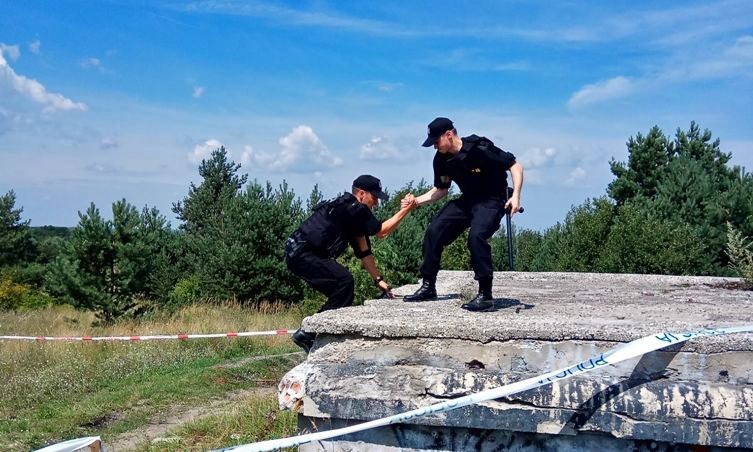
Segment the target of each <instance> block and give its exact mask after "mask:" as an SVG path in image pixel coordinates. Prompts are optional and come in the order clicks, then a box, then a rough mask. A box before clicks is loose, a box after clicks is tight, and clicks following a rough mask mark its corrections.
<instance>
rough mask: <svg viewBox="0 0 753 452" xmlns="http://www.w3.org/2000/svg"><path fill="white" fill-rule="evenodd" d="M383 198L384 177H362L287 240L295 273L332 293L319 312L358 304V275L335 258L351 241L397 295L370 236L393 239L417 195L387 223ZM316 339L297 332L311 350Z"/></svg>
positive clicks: (364, 261) (385, 287) (317, 210)
mask: <svg viewBox="0 0 753 452" xmlns="http://www.w3.org/2000/svg"><path fill="white" fill-rule="evenodd" d="M379 199H381V200H387V195H386V194H385V193H384V192H383V191H382V185H381V183H380V182H379V179H377V178H376V177H374V176H370V175H362V176H358V178H356V180H354V181H353V189H352V192H351V193H347V192H346V193H344V194H342V195H341V196H339V197H337V198H335V199H332V200H329V201H323V202H320V203H319V204H317V205H316V206H315V207H314V209H313V213H312V214H311V216H310V217H309V218H308V219H306V221H304V222H303V224H301V226H300V227H298V229H296V231H295V232H293V234H292V235H291V236H290V238H288V240H287V241H286V242H285V262H286V264H287V266H288V268H289V269H290V271H291V272H293V273H294V274H296V275H298V276H299V277H301V279H303V280H304V281H306V283H308V285H309V286H311V287H312V288H313V289H315V290H317V291H319V292H321V293H323V294H324V295H326V296H327V302H326V303H325V304H324V306H322V308H321V309H320V310H319V312H323V311H327V310H330V309H337V308H342V307H345V306H350V305H351V304H353V297H354V293H353V291H354V281H353V275H351V274H350V272H349V271H348V270H347V269H346V268H345V267H343V266H342V265H340V264H339V263H338V262H337V261H336V260H335V259H336V258H337V257H338V256H340V255H341V254H342V253H344V252H345V249H346V248H347V247H348V244H350V246H351V247H352V248H353V253H354V254H355V255H356V257H358V258H360V259H361V263H362V264H363V267H364V268H365V269H366V271H367V272H368V273H369V275H371V277H372V278H373V279H374V284H376V286H377V287H378V288H379V289H380V290H381V291H382V292H384V293H385V294H386V295H388V296H390V298H391V297H392V292H391V288H390V286H389V284H387V282H386V281H385V280H384V279H382V277H381V275H380V273H379V270H378V269H377V266H376V263H375V262H374V256H373V255H372V254H371V242H370V241H369V236H371V235H376V236H377V237H379V238H383V237H387V236H388V235H389V234H390V233H391V232H392V231H393V230H395V228H397V226H398V225H399V224H400V222H401V221H402V220H403V218H405V216H406V215H407V214H408V212H410V211H411V210H412V209H413V208H414V207H415V198H413V196H412V195H409V196H408V197H406V198H405V200H404V201H405V202H403V204H404V206H403V207H402V208H401V209H400V210H399V211H398V212H397V213H396V214H395V215H393V216H392V218H390V219H388V220H387V221H385V222H384V223H380V222H379V220H377V219H376V217H374V214H373V213H372V209H373V208H374V207H375V206H376V205H377V203H378V202H379ZM314 338H315V334H313V333H307V332H305V331H303V330H302V329H299V330H298V331H296V332H295V333H294V334H293V342H295V344H296V345H298V346H299V347H301V348H303V349H304V350H305V351H306V352H307V353H308V351H309V350H310V349H311V347H312V346H313V344H314Z"/></svg>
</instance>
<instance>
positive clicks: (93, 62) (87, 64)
mask: <svg viewBox="0 0 753 452" xmlns="http://www.w3.org/2000/svg"><path fill="white" fill-rule="evenodd" d="M81 67H82V68H84V69H97V70H99V71H100V72H105V67H104V66H103V65H102V61H101V60H100V59H99V58H94V57H92V58H86V59H85V60H82V61H81Z"/></svg>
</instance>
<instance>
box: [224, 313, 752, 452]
mask: <svg viewBox="0 0 753 452" xmlns="http://www.w3.org/2000/svg"><path fill="white" fill-rule="evenodd" d="M736 333H753V325H751V326H740V327H729V328H704V329H701V330H697V331H687V332H683V333H669V332H665V333H660V334H656V335H651V336H646V337H643V338H640V339H636V340H634V341H632V342H628V343H626V344H623V345H621V346H619V347H617V348H614V349H612V350H609V351H607V352H604V353H602V354H600V355H598V356H594V357H591V358H589V359H587V360H585V361H582V362H580V363H577V364H575V365H572V366H569V367H564V368H561V369H557V370H554V371H551V372H548V373H545V374H543V375H541V376H537V377H532V378H528V379H525V380H521V381H518V382H515V383H511V384H508V385H505V386H501V387H499V388H494V389H488V390H486V391H481V392H477V393H475V394H471V395H467V396H464V397H459V398H457V399H452V400H448V401H446V402H441V403H437V404H434V405H430V406H427V407H423V408H418V409H415V410H411V411H407V412H405V413H400V414H395V415H393V416H388V417H385V418H381V419H375V420H373V421H368V422H364V423H362V424H358V425H352V426H350V427H344V428H339V429H335V430H328V431H324V432H315V433H308V434H304V435H299V436H293V437H290V438H282V439H274V440H269V441H262V442H258V443H253V444H246V445H242V446H235V447H229V448H225V449H221V451H222V452H226V451H233V452H251V451H268V450H276V449H282V448H285V447H295V446H299V445H302V444H306V443H310V442H314V441H322V440H326V439H331V438H335V437H338V436H343V435H347V434H350V433H356V432H360V431H364V430H369V429H372V428H376V427H383V426H386V425H390V424H399V423H402V422H406V421H409V420H411V419H414V418H417V417H421V416H426V415H428V414H434V413H441V412H444V411H450V410H454V409H457V408H461V407H464V406H467V405H472V404H474V403H479V402H485V401H487V400H494V399H498V398H500V397H505V396H509V395H512V394H517V393H519V392H523V391H527V390H529V389H533V388H537V387H540V386H545V385H548V384H549V383H552V382H555V381H561V380H566V379H568V378H571V377H574V376H576V375H580V374H584V373H587V372H591V371H594V370H596V369H599V368H602V367H604V366H607V365H610V364H617V363H619V362H621V361H625V360H628V359H631V358H636V357H638V356H641V355H645V354H646V353H650V352H653V351H656V350H660V349H662V348H665V347H668V346H670V345H674V344H679V343H682V342H685V341H687V340H690V339H694V338H698V337H706V336H724V335H729V334H736Z"/></svg>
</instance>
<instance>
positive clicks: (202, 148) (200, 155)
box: [188, 138, 223, 165]
mask: <svg viewBox="0 0 753 452" xmlns="http://www.w3.org/2000/svg"><path fill="white" fill-rule="evenodd" d="M222 146H223V145H222V143H221V142H220V141H219V140H215V139H214V138H212V139H209V140H207V141H205V142H203V143H201V144H197V145H196V146H195V147H194V148H193V151H192V152H189V153H188V161H189V162H191V163H193V164H194V165H198V164H199V163H201V161H202V160H205V159H207V158H209V156H210V155H211V154H212V151H214V150H215V149H219V148H220V147H222Z"/></svg>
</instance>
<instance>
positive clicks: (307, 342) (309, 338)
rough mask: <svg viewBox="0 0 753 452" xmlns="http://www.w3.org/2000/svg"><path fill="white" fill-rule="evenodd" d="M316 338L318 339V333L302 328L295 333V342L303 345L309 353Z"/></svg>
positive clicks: (300, 345)
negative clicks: (308, 331)
mask: <svg viewBox="0 0 753 452" xmlns="http://www.w3.org/2000/svg"><path fill="white" fill-rule="evenodd" d="M314 339H316V334H314V333H307V332H305V331H303V330H302V329H300V328H299V329H298V330H297V331H296V332H295V333H293V342H294V343H295V345H297V346H299V347H301V348H302V349H303V351H304V352H306V353H308V352H309V350H311V347H313V346H314Z"/></svg>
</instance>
